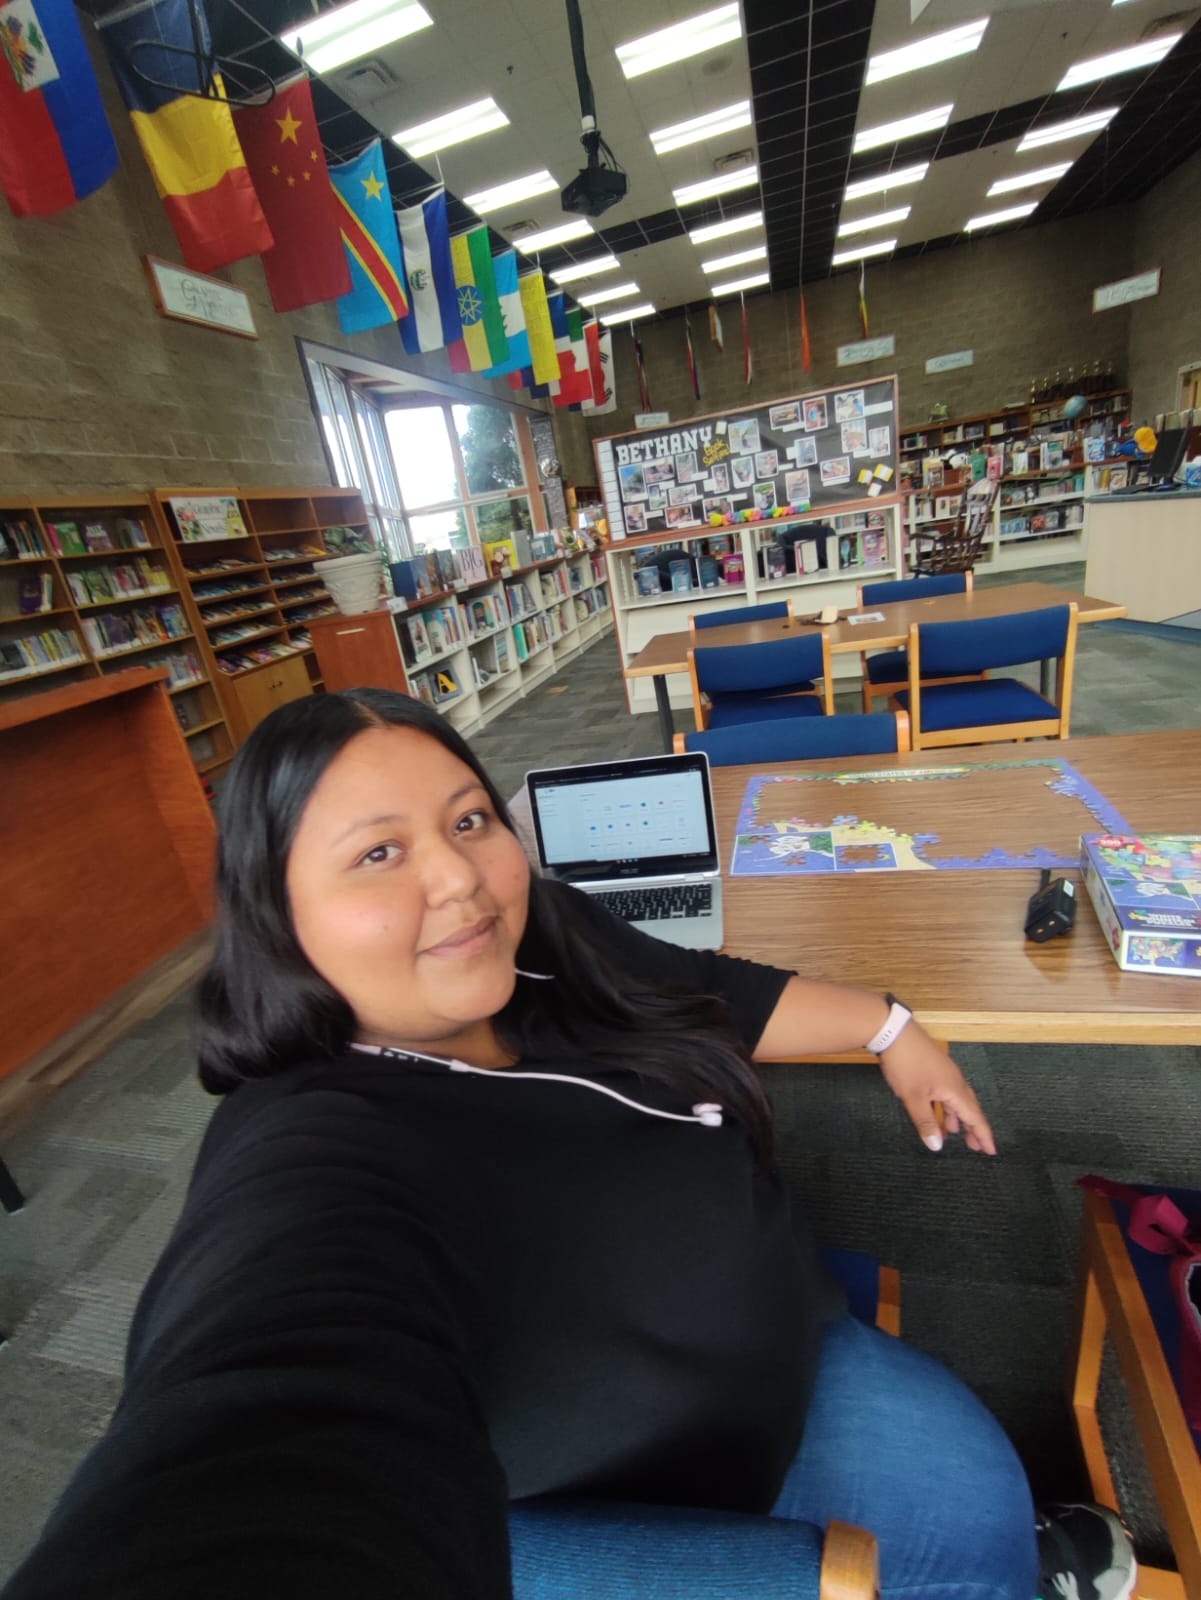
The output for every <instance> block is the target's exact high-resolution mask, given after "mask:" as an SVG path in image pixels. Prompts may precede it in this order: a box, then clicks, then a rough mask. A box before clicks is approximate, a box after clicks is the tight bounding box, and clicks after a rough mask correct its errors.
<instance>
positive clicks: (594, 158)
mask: <svg viewBox="0 0 1201 1600" xmlns="http://www.w3.org/2000/svg"><path fill="white" fill-rule="evenodd" d="M567 29H568V32H569V33H570V35H571V57H572V61H573V62H574V64H575V81H576V87H577V88H578V89H579V92H580V127H581V129H582V130H583V131H582V132H581V134H580V143H581V144H582V145H583V146H584V150H585V152H586V153H587V156H588V165H587V166H586V167H584V168H583V169H582V170H581V171H580V172H578V173H577V174H576V176H575V177H574V178H573V179H572V181H571V182H570V183H569V184H568V185H567V187H566V189H564V190H563V192H562V194H561V195H560V197H559V199H560V203H561V204H562V207H563V209H564V211H577V212H579V213H580V215H581V216H585V217H599V216H600V215H601V213H602V212H603V211H608V209H609V207H610V206H615V205H616V204H617V202H618V201H619V200H624V199H625V197H626V191H627V189H628V188H629V187H630V180H629V179H628V178H627V177H626V175H625V173H624V172H623V171H622V170H621V167H620V166H619V165H618V163H617V158H616V156H615V155H614V154H613V152H612V150H610V149H609V146H608V145H607V144H606V143H605V141H604V139H603V138H602V137H601V131H600V129H599V128H598V127H597V125H596V106H595V104H594V103H593V99H592V81H591V79H590V78H589V76H588V62H587V60H586V58H585V56H584V24H583V22H582V21H581V19H580V6H579V0H567ZM602 157H603V159H602Z"/></svg>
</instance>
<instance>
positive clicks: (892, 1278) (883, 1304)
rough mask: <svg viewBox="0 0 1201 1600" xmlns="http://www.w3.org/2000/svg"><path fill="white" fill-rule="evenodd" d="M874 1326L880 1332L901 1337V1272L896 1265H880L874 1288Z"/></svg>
mask: <svg viewBox="0 0 1201 1600" xmlns="http://www.w3.org/2000/svg"><path fill="white" fill-rule="evenodd" d="M876 1326H877V1328H879V1330H880V1332H881V1333H891V1334H892V1336H893V1338H894V1339H899V1338H900V1337H901V1274H900V1272H899V1271H898V1269H897V1268H896V1267H881V1268H880V1271H879V1277H878V1279H877V1289H876Z"/></svg>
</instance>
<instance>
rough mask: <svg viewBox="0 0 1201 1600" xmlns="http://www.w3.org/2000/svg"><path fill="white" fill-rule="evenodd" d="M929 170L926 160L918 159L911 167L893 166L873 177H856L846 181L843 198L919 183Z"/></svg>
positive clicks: (853, 198)
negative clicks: (851, 181)
mask: <svg viewBox="0 0 1201 1600" xmlns="http://www.w3.org/2000/svg"><path fill="white" fill-rule="evenodd" d="M929 170H930V163H929V162H928V161H919V162H917V163H916V164H915V165H914V166H912V167H894V168H893V170H892V171H891V172H879V173H877V174H876V176H875V177H874V178H858V179H856V181H855V182H854V183H848V184H847V187H846V193H845V194H844V195H843V197H842V198H843V200H844V201H845V200H862V199H863V197H864V195H869V194H883V193H884V192H885V190H886V189H903V188H904V187H905V185H906V184H907V183H920V182H921V181H922V179H923V178H924V177H925V176H926V174H927V172H929Z"/></svg>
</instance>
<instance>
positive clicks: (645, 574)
mask: <svg viewBox="0 0 1201 1600" xmlns="http://www.w3.org/2000/svg"><path fill="white" fill-rule="evenodd" d="M634 590H635V593H637V594H639V595H645V596H648V597H649V596H651V595H656V594H661V593H662V592H663V582H662V580H661V578H660V577H659V569H658V567H635V568H634Z"/></svg>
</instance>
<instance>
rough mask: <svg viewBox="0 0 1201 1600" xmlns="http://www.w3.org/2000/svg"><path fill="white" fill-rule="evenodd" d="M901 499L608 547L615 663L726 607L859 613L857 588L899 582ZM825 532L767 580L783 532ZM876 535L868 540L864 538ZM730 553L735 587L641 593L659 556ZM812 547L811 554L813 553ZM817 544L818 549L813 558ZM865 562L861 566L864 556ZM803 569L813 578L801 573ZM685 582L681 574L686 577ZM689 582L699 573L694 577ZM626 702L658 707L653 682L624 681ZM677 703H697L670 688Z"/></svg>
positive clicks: (839, 660)
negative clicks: (638, 574)
mask: <svg viewBox="0 0 1201 1600" xmlns="http://www.w3.org/2000/svg"><path fill="white" fill-rule="evenodd" d="M903 509H904V507H903V496H901V495H899V494H892V495H887V496H880V497H876V498H872V499H870V500H861V501H851V502H843V503H842V505H841V506H840V507H839V509H838V510H837V511H825V512H820V511H815V512H812V513H810V514H808V515H806V516H803V517H789V518H781V519H778V520H776V521H773V522H750V523H740V524H735V525H734V526H732V527H729V528H721V529H714V528H695V529H690V530H688V531H687V532H681V533H678V534H660V535H659V536H658V537H656V538H653V539H648V538H641V539H625V540H622V541H620V542H617V543H614V544H610V545H609V546H607V548H606V552H605V555H606V560H607V562H608V566H609V574H610V580H611V588H612V596H613V625H614V632H615V635H616V640H617V650H618V656H619V659H620V661H621V666H622V669H623V671H624V669H625V668H626V667H627V666H628V665H629V664H630V662H631V661H632V660H633V659H634V657H635V656H636V655H637V654H638V653H639V651H640V650H642V649H643V648H644V647H645V646H646V645H647V644H649V643H650V641H651V640H652V639H653V638H654V637H655V635H656V634H660V633H677V632H682V631H684V630H686V629H687V627H688V617H689V615H703V614H704V613H705V612H707V611H716V610H720V609H722V608H724V607H729V606H739V605H762V604H763V603H764V602H765V601H770V600H774V599H776V598H781V599H782V598H784V597H786V596H787V597H790V598H791V600H792V606H793V611H794V613H795V614H796V615H801V616H803V615H808V614H809V613H811V612H813V613H815V612H817V611H820V610H821V609H822V608H823V607H825V606H831V605H832V606H837V607H838V608H839V609H840V610H848V609H850V610H853V609H854V607H855V605H856V603H857V592H858V586H859V585H860V584H861V583H864V582H872V581H874V580H876V579H880V578H891V577H896V576H898V575H899V571H900V558H901V544H902V515H903ZM819 524H820V525H822V526H824V527H828V528H830V529H832V530H833V533H832V535H831V536H829V537H823V536H818V537H816V538H813V539H809V540H806V539H805V538H804V537H802V539H801V541H799V542H797V543H796V544H795V545H794V550H795V551H798V552H800V561H799V565H800V567H801V568H802V570H797V568H798V561H797V559H796V557H795V556H794V558H793V561H792V562H791V564H789V565H787V566H786V569H785V571H784V572H783V574H782V575H779V576H769V570H770V569H769V562H768V555H767V552H768V548H769V547H772V546H777V545H778V544H779V539H778V535H779V533H780V532H782V531H784V530H786V529H791V530H798V529H799V530H801V531H802V535H803V530H804V529H805V528H806V527H810V526H816V525H819ZM865 535H867V536H869V537H868V538H865V537H864V536H865ZM723 541H724V542H728V543H729V545H730V547H731V548H730V551H729V554H730V555H736V556H740V557H741V568H742V572H741V577H740V578H737V577H736V578H733V580H732V581H730V580H726V579H722V578H719V579H718V581H717V582H716V583H711V584H710V585H709V586H707V587H706V586H697V585H696V584H695V583H692V584H690V586H689V587H688V588H687V589H674V588H673V589H671V590H668V591H664V592H662V593H660V594H655V595H649V596H648V595H644V594H641V593H640V592H639V588H638V582H637V579H636V578H635V571H636V569H637V568H638V566H639V565H640V563H643V562H645V560H646V558H647V557H648V556H649V555H652V554H653V553H654V552H655V551H656V550H659V549H668V548H671V549H674V548H675V547H676V546H677V545H678V546H680V547H681V549H683V550H684V551H685V552H686V553H687V554H688V555H689V556H690V557H695V558H696V568H695V569H694V570H697V571H700V570H707V571H708V573H709V575H710V577H711V576H712V568H711V567H708V564H707V562H706V566H705V568H704V569H702V568H701V558H702V557H707V558H708V560H713V559H715V558H714V557H713V556H712V555H711V547H712V545H713V544H714V542H716V543H717V544H718V545H719V546H720V545H721V543H722V542H723ZM806 546H809V547H810V548H806ZM813 546H816V547H817V548H816V551H814V549H813V548H811V547H813ZM865 555H866V556H867V557H868V559H866V560H864V559H863V557H864V556H865ZM717 559H718V563H719V568H724V570H725V571H726V572H729V573H735V572H736V571H737V564H733V563H730V562H729V561H728V559H722V558H721V557H719V558H717ZM806 566H808V567H809V570H803V569H804V568H805V567H806ZM680 576H681V577H682V576H683V574H681V575H680ZM689 576H690V577H691V576H692V574H691V573H690V574H689ZM834 670H835V674H836V675H837V676H839V677H847V678H850V677H852V676H857V675H858V671H859V661H858V658H857V657H852V656H845V657H844V656H838V657H835V662H834ZM625 688H626V703H627V705H628V707H629V709H630V710H631V711H633V712H641V711H654V710H655V709H656V703H655V694H654V685H653V682H652V681H651V680H650V679H649V678H633V679H630V678H627V679H625ZM668 689H669V694H670V696H671V700H672V704H673V705H681V706H684V705H691V704H692V698H691V691H690V690H689V688H688V685H687V684H686V683H683V682H680V683H679V684H677V683H676V681H675V680H674V679H672V680H671V681H670V682H669V685H668Z"/></svg>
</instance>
